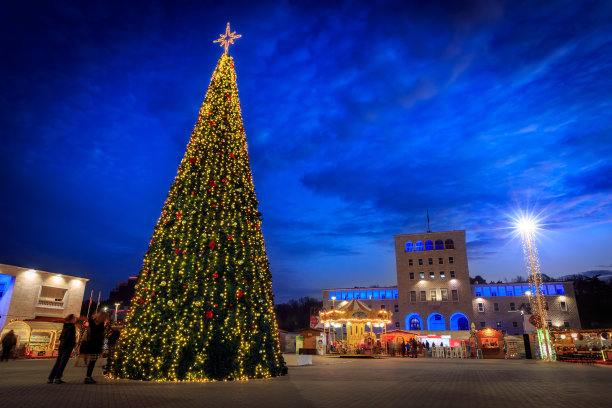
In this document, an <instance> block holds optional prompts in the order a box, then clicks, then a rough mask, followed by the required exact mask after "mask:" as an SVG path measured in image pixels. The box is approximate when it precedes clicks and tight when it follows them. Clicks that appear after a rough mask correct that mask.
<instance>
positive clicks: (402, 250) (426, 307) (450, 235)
mask: <svg viewBox="0 0 612 408" xmlns="http://www.w3.org/2000/svg"><path fill="white" fill-rule="evenodd" d="M394 238H395V258H396V268H397V286H398V288H399V300H400V306H399V310H400V312H399V313H400V316H399V318H400V327H401V328H402V329H404V330H409V329H410V328H409V327H406V325H405V318H406V317H407V316H408V315H410V314H412V313H416V314H418V315H419V316H420V317H421V319H422V320H423V326H424V327H422V328H421V329H423V330H426V329H427V328H428V325H427V318H428V316H429V315H430V314H432V313H440V314H441V315H442V316H443V317H444V320H445V326H446V330H449V329H450V318H451V316H452V315H453V314H454V313H457V312H460V313H463V314H464V315H465V316H466V317H467V318H468V320H469V322H470V323H471V322H472V320H473V315H472V294H471V289H470V279H469V269H468V260H467V252H466V246H465V231H463V230H460V231H444V232H429V233H423V234H404V235H396V236H394ZM447 239H451V240H452V241H453V244H454V249H446V247H445V249H442V250H436V249H434V250H423V251H417V250H416V248H415V250H414V251H413V252H406V243H407V242H408V241H410V242H412V243H413V244H414V243H416V242H417V241H422V242H423V244H424V249H425V242H426V241H428V240H431V241H432V242H433V243H434V248H435V242H436V240H442V241H443V242H446V240H447ZM450 258H452V263H450ZM430 259H431V263H430ZM440 259H441V261H440ZM411 260H412V265H410V261H411ZM419 260H422V265H419ZM440 262H441V263H440ZM442 271H443V272H444V273H445V277H444V278H441V275H440V272H442ZM451 271H454V273H455V277H454V278H451ZM421 272H423V273H424V278H421V277H420V275H419V274H420V273H421ZM430 272H433V273H434V278H433V279H432V278H430ZM411 273H412V274H413V276H412V279H411V275H410V274H411ZM441 289H447V291H448V300H446V301H442V300H441V291H440V290H441ZM431 290H435V291H436V300H435V301H434V300H432V298H431ZM452 290H457V293H458V299H457V301H453V300H452V295H451V294H452ZM411 291H415V292H416V301H414V302H413V301H411V293H410V292H411ZM421 291H425V293H426V301H421V298H420V292H421Z"/></svg>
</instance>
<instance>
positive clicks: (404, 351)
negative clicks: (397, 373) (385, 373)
mask: <svg viewBox="0 0 612 408" xmlns="http://www.w3.org/2000/svg"><path fill="white" fill-rule="evenodd" d="M402 357H406V342H405V341H404V339H402Z"/></svg>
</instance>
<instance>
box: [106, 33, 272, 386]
mask: <svg viewBox="0 0 612 408" xmlns="http://www.w3.org/2000/svg"><path fill="white" fill-rule="evenodd" d="M238 37H240V36H237V35H235V32H233V33H230V30H229V23H228V25H227V30H226V33H225V35H222V36H221V38H220V39H219V40H217V41H215V42H221V46H223V47H225V53H224V54H223V55H222V56H221V59H220V60H219V61H218V63H217V67H216V68H215V71H214V72H213V75H212V79H211V81H210V86H209V87H208V91H207V93H206V97H205V99H204V103H203V104H202V107H201V108H200V114H199V116H198V121H197V123H196V125H195V129H194V130H193V132H191V140H190V141H189V144H188V145H187V151H186V153H185V157H184V158H183V160H182V161H181V164H180V167H179V169H178V174H177V176H176V178H175V180H174V182H173V183H172V186H171V188H170V192H169V194H168V198H167V200H166V202H165V205H164V207H163V212H162V215H161V217H160V218H159V221H158V223H157V226H156V227H155V230H154V233H153V237H152V239H151V242H150V245H149V249H148V251H147V254H146V255H145V257H144V262H143V268H142V270H141V271H140V274H139V277H138V283H137V285H136V295H135V297H134V299H133V300H132V304H131V310H130V314H129V316H128V317H127V319H126V321H125V327H124V329H123V331H122V333H121V338H120V340H119V343H118V345H117V351H116V352H115V354H114V356H113V361H112V364H111V368H110V374H111V376H113V377H119V378H132V379H141V380H224V379H247V378H258V377H271V376H277V375H280V374H281V373H282V371H283V367H284V361H283V358H282V355H281V351H280V347H279V343H278V329H277V325H276V319H275V315H274V304H273V294H272V288H271V286H272V278H271V274H270V269H269V263H268V258H267V255H266V251H265V246H264V240H263V235H262V232H261V220H260V218H259V217H260V216H261V214H260V213H259V212H258V211H257V204H258V202H257V199H256V197H255V188H254V186H253V181H252V179H251V169H250V165H249V155H248V151H247V143H246V134H245V132H244V127H243V123H242V116H241V113H240V102H239V99H238V88H237V85H236V72H235V70H234V60H233V59H232V57H230V56H229V54H227V48H228V46H229V44H232V43H233V41H234V39H235V38H238Z"/></svg>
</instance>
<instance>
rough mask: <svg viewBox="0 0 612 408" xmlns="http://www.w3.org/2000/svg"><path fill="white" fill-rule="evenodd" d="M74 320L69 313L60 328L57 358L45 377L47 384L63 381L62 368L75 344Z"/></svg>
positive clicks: (64, 366) (61, 382) (74, 317)
mask: <svg viewBox="0 0 612 408" xmlns="http://www.w3.org/2000/svg"><path fill="white" fill-rule="evenodd" d="M75 322H76V316H75V315H73V314H69V315H68V316H67V317H66V320H65V321H64V327H63V328H62V333H61V334H60V337H59V341H60V344H59V348H58V350H57V360H55V365H54V366H53V368H52V369H51V373H50V374H49V378H48V379H47V382H48V383H49V384H51V383H53V382H55V383H56V384H63V383H64V381H62V375H63V374H64V368H66V364H68V360H70V355H71V354H72V350H73V349H74V345H75V344H76V328H75V326H74V323H75Z"/></svg>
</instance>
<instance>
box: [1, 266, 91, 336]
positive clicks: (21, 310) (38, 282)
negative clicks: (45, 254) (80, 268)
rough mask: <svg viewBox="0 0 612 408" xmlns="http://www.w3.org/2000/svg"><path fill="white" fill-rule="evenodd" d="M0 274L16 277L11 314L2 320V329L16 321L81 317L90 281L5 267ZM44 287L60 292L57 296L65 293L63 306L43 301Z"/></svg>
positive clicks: (60, 303) (11, 300)
mask: <svg viewBox="0 0 612 408" xmlns="http://www.w3.org/2000/svg"><path fill="white" fill-rule="evenodd" d="M0 274H5V275H12V276H14V277H15V283H14V286H13V290H12V294H11V296H10V304H9V307H8V312H7V313H6V315H4V316H2V320H1V321H0V327H4V325H5V324H6V323H8V322H9V321H10V320H13V319H19V320H23V319H34V318H36V317H64V316H66V315H68V314H70V313H73V314H75V315H77V316H78V315H80V312H81V304H82V302H83V294H84V291H85V284H86V282H87V281H88V279H84V278H77V277H73V276H68V275H61V274H57V273H51V272H46V271H38V270H32V269H27V268H21V267H18V266H12V265H4V264H0ZM43 287H48V288H55V289H59V290H56V291H55V292H57V293H61V292H63V291H64V290H65V294H64V297H63V302H52V301H49V302H44V301H42V299H41V296H40V295H41V291H42V288H43ZM52 292H53V291H52Z"/></svg>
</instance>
